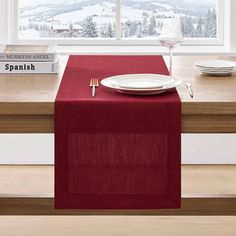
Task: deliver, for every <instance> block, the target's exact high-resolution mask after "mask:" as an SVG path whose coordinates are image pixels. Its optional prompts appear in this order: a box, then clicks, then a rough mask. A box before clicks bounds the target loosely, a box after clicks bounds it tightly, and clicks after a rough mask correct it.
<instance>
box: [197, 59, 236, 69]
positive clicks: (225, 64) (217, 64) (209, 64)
mask: <svg viewBox="0 0 236 236" xmlns="http://www.w3.org/2000/svg"><path fill="white" fill-rule="evenodd" d="M195 66H197V67H202V68H234V67H236V62H234V61H225V60H207V61H198V62H196V63H195Z"/></svg>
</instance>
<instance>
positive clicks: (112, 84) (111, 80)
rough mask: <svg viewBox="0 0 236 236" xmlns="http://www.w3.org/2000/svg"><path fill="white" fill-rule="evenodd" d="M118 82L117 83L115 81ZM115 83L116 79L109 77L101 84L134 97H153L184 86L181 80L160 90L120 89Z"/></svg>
mask: <svg viewBox="0 0 236 236" xmlns="http://www.w3.org/2000/svg"><path fill="white" fill-rule="evenodd" d="M115 82H116V81H115ZM115 82H114V77H109V78H106V79H103V80H102V81H101V84H102V85H103V86H105V87H107V88H110V89H115V90H116V91H118V92H120V93H125V94H133V95H153V94H161V93H164V92H166V91H167V90H170V89H173V88H176V87H178V86H180V85H181V84H183V81H181V80H174V82H172V83H170V84H167V85H166V86H163V87H159V88H148V89H145V88H138V89H135V88H123V87H122V88H121V87H119V86H118V85H117V84H116V83H115Z"/></svg>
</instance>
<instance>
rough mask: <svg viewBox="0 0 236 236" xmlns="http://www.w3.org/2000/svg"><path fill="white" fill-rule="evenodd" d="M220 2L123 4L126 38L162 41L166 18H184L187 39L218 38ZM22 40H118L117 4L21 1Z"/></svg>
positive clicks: (111, 0) (135, 0) (125, 0)
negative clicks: (161, 34)
mask: <svg viewBox="0 0 236 236" xmlns="http://www.w3.org/2000/svg"><path fill="white" fill-rule="evenodd" d="M216 2H217V1H216V0H204V1H203V0H199V1H195V0H121V3H122V4H121V22H122V26H121V28H122V35H123V37H128V38H131V37H132V38H135V37H138V38H149V37H152V38H153V37H158V35H159V32H160V30H161V27H162V21H163V19H165V18H168V17H173V16H177V15H178V16H180V17H181V21H182V28H183V29H182V30H183V33H184V35H185V37H201V38H202V37H208V38H213V37H216V34H217V32H216V28H217V27H216V25H217V22H216V11H215V10H214V9H215V8H216ZM19 7H20V11H19V12H20V14H19V36H20V38H22V39H30V38H34V39H35V38H69V37H76V38H79V37H103V38H114V37H115V20H116V6H115V0H106V1H103V0H41V1H38V0H19Z"/></svg>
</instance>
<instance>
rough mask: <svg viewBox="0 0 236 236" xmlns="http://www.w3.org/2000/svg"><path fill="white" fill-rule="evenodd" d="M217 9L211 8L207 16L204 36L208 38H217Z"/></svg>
mask: <svg viewBox="0 0 236 236" xmlns="http://www.w3.org/2000/svg"><path fill="white" fill-rule="evenodd" d="M216 34H217V29H216V9H209V10H208V12H207V16H206V25H205V30H204V36H205V37H206V38H216Z"/></svg>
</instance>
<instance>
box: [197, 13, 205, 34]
mask: <svg viewBox="0 0 236 236" xmlns="http://www.w3.org/2000/svg"><path fill="white" fill-rule="evenodd" d="M195 37H197V38H202V37H204V32H203V19H202V16H199V18H198V22H197V28H196V31H195Z"/></svg>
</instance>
